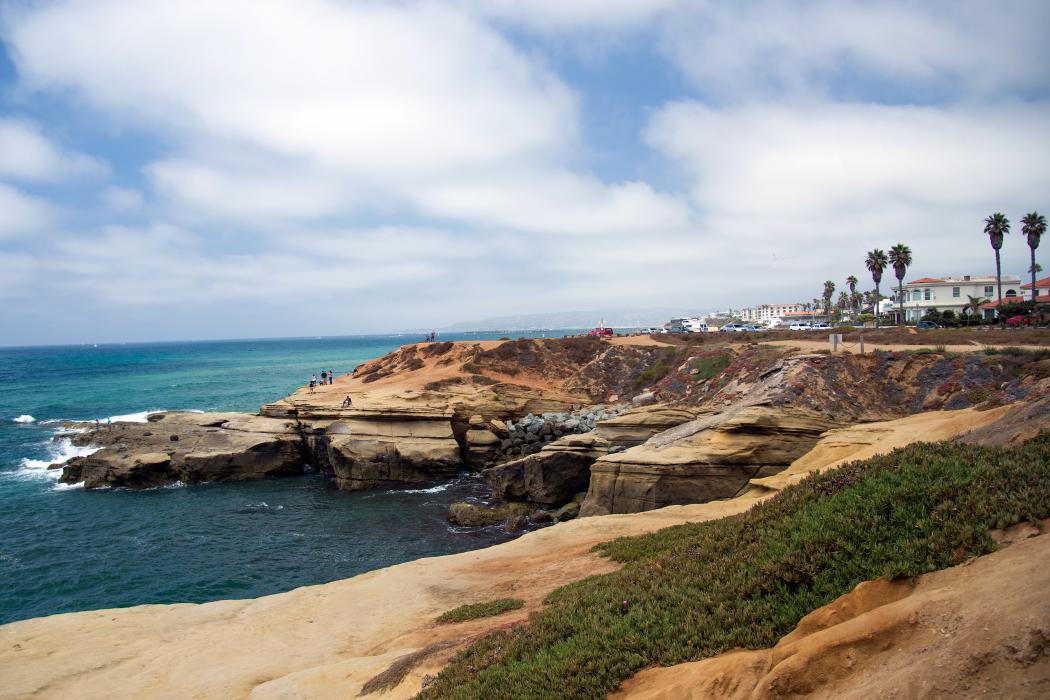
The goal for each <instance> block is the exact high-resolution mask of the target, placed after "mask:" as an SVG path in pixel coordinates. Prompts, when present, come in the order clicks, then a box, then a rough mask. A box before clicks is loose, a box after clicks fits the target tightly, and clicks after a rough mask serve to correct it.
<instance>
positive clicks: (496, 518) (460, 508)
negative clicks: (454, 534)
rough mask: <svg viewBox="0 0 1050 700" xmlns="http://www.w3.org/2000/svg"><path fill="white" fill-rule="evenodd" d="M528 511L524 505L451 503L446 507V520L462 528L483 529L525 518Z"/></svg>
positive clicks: (527, 507)
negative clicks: (487, 526)
mask: <svg viewBox="0 0 1050 700" xmlns="http://www.w3.org/2000/svg"><path fill="white" fill-rule="evenodd" d="M530 510H531V508H529V506H527V505H525V504H524V503H503V504H501V505H498V506H485V505H479V504H477V503H453V504H452V505H450V506H449V507H448V519H449V522H452V523H455V524H456V525H461V526H463V527H484V526H486V525H498V524H501V523H509V522H512V521H517V519H518V518H527V517H528V514H529V511H530Z"/></svg>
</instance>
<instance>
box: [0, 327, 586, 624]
mask: <svg viewBox="0 0 1050 700" xmlns="http://www.w3.org/2000/svg"><path fill="white" fill-rule="evenodd" d="M569 332H573V331H547V332H546V333H544V335H547V336H552V335H559V336H560V335H565V334H567V333H569ZM500 335H502V334H501V333H466V334H455V335H443V336H442V337H441V338H440V339H441V340H460V339H478V340H482V339H493V338H498V337H499V336H500ZM512 335H513V337H520V336H522V335H531V336H537V335H540V334H539V333H532V334H524V333H520V332H514V333H513V334H512ZM415 340H417V338H416V337H415V336H351V337H342V338H311V339H281V340H236V341H213V342H185V343H149V344H130V343H129V344H119V345H98V346H92V345H83V346H63V347H38V348H0V623H5V622H11V621H14V620H21V619H25V618H30V617H38V616H41V615H51V614H55V613H63V612H72V611H79V610H93V609H100V608H110V607H124V606H129V605H139V604H143V603H173V602H205V601H209V600H221V599H227V598H252V597H257V596H261V595H267V594H270V593H278V592H280V591H287V590H290V589H292V588H296V587H298V586H304V585H310V584H317V583H324V582H327V581H333V580H336V579H341V578H347V577H349V576H354V575H356V574H359V573H363V572H365V571H370V570H373V569H377V568H381V567H385V566H391V565H393V564H398V563H401V562H405V561H410V560H412V559H418V558H420V557H429V556H437V555H442V554H451V553H454V552H462V551H466V550H470V549H476V548H478V547H485V546H488V545H491V544H495V543H497V542H502V541H505V540H508V539H510V538H511V536H510V535H507V534H506V533H504V532H502V531H501V530H500V529H499V528H485V529H480V530H479V529H465V528H457V527H453V526H451V525H450V524H449V523H448V522H447V520H446V517H445V514H446V509H447V507H448V505H449V504H450V503H453V502H455V501H459V500H464V499H471V498H480V497H483V496H484V494H485V493H487V490H486V489H485V487H484V485H483V484H482V483H481V482H480V481H479V480H478V479H477V478H476V477H474V476H471V475H463V476H461V477H459V478H457V479H455V480H453V481H451V482H446V483H435V484H428V485H424V486H422V487H420V488H410V489H395V490H381V491H367V492H357V493H344V492H340V491H337V490H335V489H334V488H332V486H331V484H330V482H329V480H328V479H326V478H325V477H323V476H320V475H306V476H302V477H292V478H285V479H272V480H267V481H257V482H244V483H228V484H202V485H198V486H178V487H168V488H158V489H151V490H147V491H128V490H124V489H102V490H93V491H85V490H84V489H82V488H77V487H70V486H66V485H63V484H60V483H58V481H57V477H58V475H59V473H60V472H59V470H48V469H47V466H48V465H49V464H53V463H56V462H60V461H63V460H65V459H67V458H69V457H71V456H74V455H75V454H78V453H79V452H81V451H83V450H84V448H76V447H74V446H72V445H71V444H70V442H69V440H68V439H63V438H62V436H61V426H60V423H61V422H62V421H64V420H94V419H95V418H101V419H103V420H104V419H105V418H108V417H113V418H114V419H115V420H145V417H146V415H147V414H148V413H149V412H151V411H161V410H175V409H181V410H199V411H249V412H254V411H257V410H258V409H259V407H260V406H261V405H262V404H264V403H268V402H270V401H273V400H276V399H278V398H281V397H283V396H286V395H287V394H289V393H291V392H292V391H293V390H294V389H295V388H296V387H298V386H301V385H302V384H304V383H305V382H306V380H308V379H309V377H310V375H311V374H318V375H319V374H320V372H321V370H322V369H325V370H327V369H334V370H335V371H336V373H339V374H341V373H343V372H348V371H350V370H352V369H353V368H354V367H355V366H357V365H358V364H360V363H362V362H365V361H367V360H370V359H372V358H375V357H379V356H381V355H384V354H386V353H388V352H390V351H392V350H395V349H396V348H397V347H398V346H400V345H401V344H403V343H407V342H413V341H415Z"/></svg>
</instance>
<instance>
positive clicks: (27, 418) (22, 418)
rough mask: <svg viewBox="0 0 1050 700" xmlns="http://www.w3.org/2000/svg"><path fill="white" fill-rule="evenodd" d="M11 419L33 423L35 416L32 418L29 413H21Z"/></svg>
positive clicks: (17, 421) (16, 421)
mask: <svg viewBox="0 0 1050 700" xmlns="http://www.w3.org/2000/svg"><path fill="white" fill-rule="evenodd" d="M11 420H13V421H14V422H15V423H34V422H36V418H33V416H31V415H29V414H27V413H23V414H22V415H20V416H19V417H18V418H12V419H11Z"/></svg>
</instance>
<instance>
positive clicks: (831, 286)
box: [823, 280, 835, 320]
mask: <svg viewBox="0 0 1050 700" xmlns="http://www.w3.org/2000/svg"><path fill="white" fill-rule="evenodd" d="M834 293H835V283H834V282H832V281H831V280H827V281H826V282H824V295H823V298H824V314H825V315H826V316H827V317H828V319H829V320H830V319H831V296H832V295H833V294H834Z"/></svg>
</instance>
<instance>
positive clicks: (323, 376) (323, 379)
mask: <svg viewBox="0 0 1050 700" xmlns="http://www.w3.org/2000/svg"><path fill="white" fill-rule="evenodd" d="M327 383H328V372H326V371H325V370H323V369H322V370H321V386H324V385H325V384H327Z"/></svg>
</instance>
